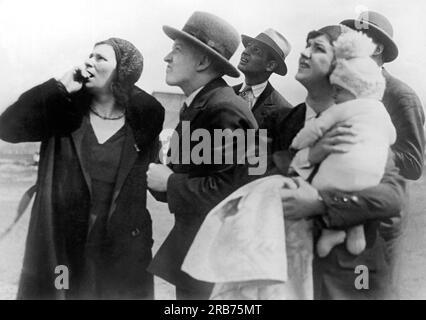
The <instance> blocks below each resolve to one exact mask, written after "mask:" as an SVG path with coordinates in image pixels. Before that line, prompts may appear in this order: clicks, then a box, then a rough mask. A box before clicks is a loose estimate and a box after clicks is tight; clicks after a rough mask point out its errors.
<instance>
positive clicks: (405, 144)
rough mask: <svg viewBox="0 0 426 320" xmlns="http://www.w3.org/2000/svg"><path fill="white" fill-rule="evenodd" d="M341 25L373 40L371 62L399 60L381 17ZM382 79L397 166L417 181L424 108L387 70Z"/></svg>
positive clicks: (371, 14)
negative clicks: (395, 139) (384, 86)
mask: <svg viewBox="0 0 426 320" xmlns="http://www.w3.org/2000/svg"><path fill="white" fill-rule="evenodd" d="M341 24H343V25H346V26H348V27H350V28H352V29H355V30H358V31H361V32H363V33H365V34H367V35H368V36H369V37H370V38H372V39H373V41H374V43H375V44H376V45H377V47H376V51H375V52H374V54H373V56H372V58H373V60H374V61H375V62H376V63H377V64H378V65H379V66H380V67H383V65H384V64H385V63H388V62H392V61H394V60H395V59H396V58H397V57H398V47H397V45H396V43H395V42H394V40H393V28H392V25H391V24H390V22H389V20H388V19H387V18H386V17H385V16H383V15H381V14H380V13H377V12H374V11H365V12H362V13H361V14H360V16H359V17H358V19H348V20H344V21H342V22H341ZM383 76H384V77H385V79H386V90H385V94H384V96H383V104H384V105H385V107H386V109H387V110H388V112H389V114H390V116H391V119H392V122H393V124H394V126H395V128H396V130H397V141H396V143H395V144H394V146H393V147H392V149H393V151H394V153H395V162H396V164H397V166H398V167H399V169H400V173H401V175H402V176H403V177H404V178H406V179H410V180H417V179H419V178H420V177H421V175H422V170H423V155H424V145H425V137H424V131H423V125H424V121H425V117H424V113H423V108H422V104H421V102H420V99H419V98H418V96H417V94H416V93H415V92H414V91H413V89H411V88H410V87H409V86H408V85H407V84H405V83H403V82H402V81H401V80H398V79H397V78H395V77H393V76H392V75H390V74H389V72H388V71H387V70H386V69H385V68H383Z"/></svg>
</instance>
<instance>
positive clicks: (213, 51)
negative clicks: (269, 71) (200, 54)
mask: <svg viewBox="0 0 426 320" xmlns="http://www.w3.org/2000/svg"><path fill="white" fill-rule="evenodd" d="M163 31H164V32H165V34H166V35H167V36H168V37H169V38H171V39H172V40H175V39H176V38H181V39H185V40H188V41H190V42H191V43H192V44H194V45H196V46H197V47H198V48H200V49H202V50H204V51H205V52H207V53H208V54H209V55H210V56H211V57H213V58H214V59H215V60H216V61H217V62H218V63H219V65H220V67H221V68H222V70H221V71H222V72H223V73H224V74H226V75H228V76H230V77H234V78H238V77H239V76H240V73H239V72H238V70H237V69H236V68H235V67H234V66H233V65H232V64H231V63H230V62H229V60H230V59H231V57H232V56H233V54H234V53H235V51H236V50H237V48H238V45H239V44H240V37H239V34H238V32H237V30H235V28H234V27H233V26H231V25H230V24H229V23H228V22H226V21H225V20H223V19H222V18H219V17H217V16H215V15H213V14H211V13H207V12H200V11H196V12H194V13H193V14H192V15H191V17H189V19H188V21H187V22H186V24H185V25H184V27H183V28H182V30H178V29H175V28H173V27H170V26H163Z"/></svg>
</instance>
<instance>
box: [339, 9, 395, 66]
mask: <svg viewBox="0 0 426 320" xmlns="http://www.w3.org/2000/svg"><path fill="white" fill-rule="evenodd" d="M341 24H343V25H345V26H348V27H350V28H352V29H354V30H357V31H362V32H364V33H366V34H367V35H369V36H370V37H372V38H373V39H374V40H375V41H376V42H379V43H381V44H383V46H384V50H383V61H384V62H391V61H393V60H395V59H396V57H398V47H397V45H396V43H395V42H394V41H393V28H392V25H391V23H390V22H389V20H388V19H387V18H386V17H385V16H383V15H381V14H380V13H377V12H374V11H364V12H362V13H361V14H360V15H359V17H358V19H347V20H343V21H342V22H341Z"/></svg>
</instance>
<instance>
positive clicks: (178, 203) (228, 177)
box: [167, 106, 252, 217]
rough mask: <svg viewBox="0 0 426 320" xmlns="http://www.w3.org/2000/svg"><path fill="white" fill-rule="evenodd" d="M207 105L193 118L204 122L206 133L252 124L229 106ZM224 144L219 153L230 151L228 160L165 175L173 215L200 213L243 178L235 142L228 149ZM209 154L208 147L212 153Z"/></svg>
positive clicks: (241, 181) (244, 167) (206, 211)
mask: <svg viewBox="0 0 426 320" xmlns="http://www.w3.org/2000/svg"><path fill="white" fill-rule="evenodd" d="M211 109H213V111H211ZM211 109H208V110H205V111H203V113H202V119H201V118H199V119H197V121H200V122H203V123H206V124H207V125H206V127H205V128H206V129H207V130H208V131H209V132H210V133H213V132H214V130H215V129H222V130H224V129H231V130H233V131H234V130H236V129H243V130H246V129H248V128H251V126H252V125H251V124H250V122H249V121H248V120H246V119H245V118H244V117H243V116H241V115H239V114H237V112H236V111H234V110H232V109H231V108H221V107H220V106H218V107H213V108H211ZM234 132H235V131H234ZM212 144H213V140H212ZM227 147H229V145H228V146H226V144H224V145H222V155H223V154H224V153H225V152H233V153H234V156H233V162H232V163H226V162H225V163H224V164H208V165H198V166H194V167H195V169H196V172H195V174H194V172H193V171H191V172H190V173H173V174H172V175H171V176H170V177H169V179H168V182H167V201H168V204H169V209H170V212H172V213H174V214H175V215H188V216H193V215H197V216H199V217H200V216H201V217H204V216H205V215H206V214H207V213H208V212H209V211H210V210H211V209H212V208H213V207H214V206H215V205H216V204H217V203H219V202H220V201H221V200H223V199H224V198H225V197H226V196H227V195H228V194H230V193H231V192H232V191H233V190H235V189H236V188H238V187H239V186H241V185H242V184H244V182H245V181H247V166H245V165H244V164H237V157H236V154H238V151H237V144H236V143H234V144H233V145H232V149H226V148H227ZM225 149H226V150H225ZM213 154H214V150H213V147H212V148H211V155H212V157H213ZM197 167H199V168H197ZM200 168H202V169H200ZM197 172H199V174H198V173H197Z"/></svg>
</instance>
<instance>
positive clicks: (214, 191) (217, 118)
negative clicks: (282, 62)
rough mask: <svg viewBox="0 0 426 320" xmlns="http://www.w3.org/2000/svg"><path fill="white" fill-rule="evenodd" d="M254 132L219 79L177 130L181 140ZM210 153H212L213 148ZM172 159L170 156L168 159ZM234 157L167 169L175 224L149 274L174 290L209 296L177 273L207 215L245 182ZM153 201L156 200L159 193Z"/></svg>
mask: <svg viewBox="0 0 426 320" xmlns="http://www.w3.org/2000/svg"><path fill="white" fill-rule="evenodd" d="M182 121H189V122H190V126H191V127H190V131H189V132H184V131H183V130H182ZM255 128H257V124H256V120H255V119H254V117H253V114H252V113H251V112H250V110H249V109H248V108H247V106H246V105H245V101H244V100H243V99H242V98H240V97H238V96H237V95H235V93H234V91H233V90H232V88H231V87H229V86H228V85H227V84H226V83H225V81H224V80H222V79H216V80H214V81H212V82H210V83H209V84H207V85H206V86H205V87H204V88H203V89H202V90H201V91H200V92H199V93H198V94H197V96H196V97H195V99H194V100H193V102H192V103H191V105H190V106H189V108H187V109H186V110H185V111H184V112H182V113H181V115H180V121H179V124H178V126H177V128H176V132H177V133H178V135H179V138H180V139H179V140H180V141H181V140H182V137H183V136H185V134H188V135H191V134H192V132H194V130H196V129H205V130H207V131H208V132H209V133H210V134H211V136H212V137H213V133H214V130H215V129H221V130H224V129H231V130H237V129H240V130H241V129H243V130H244V132H246V131H245V130H247V129H255ZM212 143H213V139H212ZM179 145H181V143H179ZM193 146H194V145H192V146H191V150H193V149H192V148H193ZM235 147H236V146H234V151H235ZM172 151H173V150H172ZM175 151H176V149H175ZM179 153H180V154H181V149H179ZM210 154H211V155H212V156H213V154H214V151H213V146H212V149H211V151H210ZM173 155H174V154H173V152H172V158H174V157H173ZM233 159H234V161H233V162H232V163H230V164H226V163H225V164H222V165H220V164H196V163H194V161H193V159H191V161H190V163H189V164H183V163H182V162H180V163H179V164H177V163H171V164H170V165H169V166H170V168H171V169H172V170H173V172H174V173H173V174H172V175H171V176H170V178H169V179H168V183H167V202H168V205H169V209H170V212H171V213H173V214H174V216H175V224H174V226H173V229H172V230H171V232H170V233H169V235H168V236H167V239H166V240H165V241H164V243H163V245H162V246H161V248H160V249H159V250H158V252H157V254H156V256H155V257H154V259H153V261H152V263H151V265H150V267H149V270H150V271H152V272H153V273H154V274H155V275H157V276H159V277H162V278H163V279H165V280H167V281H169V282H170V283H172V284H174V285H176V286H177V287H179V288H183V289H185V290H191V291H195V292H199V293H200V297H201V298H207V297H208V293H209V290H210V287H209V284H207V283H204V282H201V281H198V280H196V279H193V278H192V277H190V276H189V275H188V274H186V273H185V272H183V271H182V270H181V265H182V262H183V259H184V258H185V255H186V253H187V252H188V250H189V247H190V245H191V243H192V241H193V239H194V237H195V235H196V233H197V231H198V229H199V227H200V226H201V223H202V222H203V220H204V218H205V216H206V215H207V213H208V212H209V211H210V210H211V209H212V208H213V207H214V206H215V205H217V204H218V203H219V202H220V201H221V200H223V199H224V198H226V196H227V195H229V194H230V193H231V192H232V191H234V190H235V189H237V188H238V187H240V186H241V185H243V184H244V183H245V182H246V181H247V179H248V176H247V168H246V166H245V165H244V164H241V165H238V164H237V158H236V157H235V155H234V158H233ZM212 162H213V161H212ZM157 199H160V197H159V195H157ZM205 295H207V296H205Z"/></svg>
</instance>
